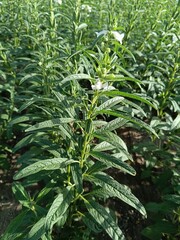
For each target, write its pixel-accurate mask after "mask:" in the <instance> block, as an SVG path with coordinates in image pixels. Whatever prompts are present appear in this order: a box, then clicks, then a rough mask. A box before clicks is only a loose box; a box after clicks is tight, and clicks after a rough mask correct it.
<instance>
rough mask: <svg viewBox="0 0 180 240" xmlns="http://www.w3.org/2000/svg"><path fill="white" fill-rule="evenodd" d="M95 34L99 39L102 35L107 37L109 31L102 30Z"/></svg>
mask: <svg viewBox="0 0 180 240" xmlns="http://www.w3.org/2000/svg"><path fill="white" fill-rule="evenodd" d="M95 33H96V35H97V37H99V36H101V35H106V34H107V33H108V31H107V30H102V31H100V32H95Z"/></svg>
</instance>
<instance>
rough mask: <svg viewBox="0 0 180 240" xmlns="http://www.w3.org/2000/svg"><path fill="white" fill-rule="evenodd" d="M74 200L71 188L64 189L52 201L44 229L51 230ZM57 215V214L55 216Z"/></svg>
mask: <svg viewBox="0 0 180 240" xmlns="http://www.w3.org/2000/svg"><path fill="white" fill-rule="evenodd" d="M73 198H74V194H73V191H72V187H67V188H65V189H64V190H63V191H62V193H59V194H58V196H57V197H56V199H55V200H54V201H53V203H52V205H51V207H50V209H49V211H48V213H47V215H46V219H45V229H46V230H47V231H49V230H52V227H53V225H54V224H55V223H56V222H57V221H58V220H59V218H61V217H63V214H64V213H65V212H66V211H67V209H68V207H69V205H70V203H71V201H72V200H73ZM57 213H58V214H57Z"/></svg>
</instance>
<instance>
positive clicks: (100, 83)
mask: <svg viewBox="0 0 180 240" xmlns="http://www.w3.org/2000/svg"><path fill="white" fill-rule="evenodd" d="M91 87H92V90H101V89H102V87H103V84H102V82H101V81H100V80H98V81H97V82H96V83H95V84H94V85H92V86H91Z"/></svg>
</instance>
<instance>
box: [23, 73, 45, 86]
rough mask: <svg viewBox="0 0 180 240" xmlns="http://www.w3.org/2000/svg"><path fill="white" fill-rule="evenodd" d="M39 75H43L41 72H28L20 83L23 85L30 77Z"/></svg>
mask: <svg viewBox="0 0 180 240" xmlns="http://www.w3.org/2000/svg"><path fill="white" fill-rule="evenodd" d="M37 76H39V77H40V76H41V75H40V74H37V73H30V74H27V75H26V76H25V77H23V78H22V79H21V80H20V82H19V84H20V85H21V84H22V83H23V82H25V81H26V80H28V79H30V78H34V77H37Z"/></svg>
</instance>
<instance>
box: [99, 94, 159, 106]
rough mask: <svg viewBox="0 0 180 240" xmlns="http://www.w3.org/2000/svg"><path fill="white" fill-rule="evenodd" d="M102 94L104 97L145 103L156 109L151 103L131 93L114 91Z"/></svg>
mask: <svg viewBox="0 0 180 240" xmlns="http://www.w3.org/2000/svg"><path fill="white" fill-rule="evenodd" d="M102 94H104V95H106V96H109V97H114V96H121V97H128V98H131V99H135V100H137V101H140V102H143V103H146V104H147V105H149V106H151V107H152V108H154V109H156V107H155V106H154V105H153V104H152V103H151V102H149V101H148V100H146V99H145V98H142V97H140V96H138V95H135V94H132V93H127V92H121V91H117V90H114V91H106V92H105V91H104V92H102Z"/></svg>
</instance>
